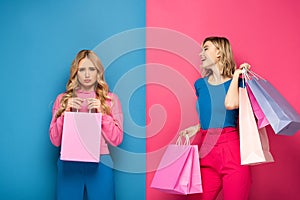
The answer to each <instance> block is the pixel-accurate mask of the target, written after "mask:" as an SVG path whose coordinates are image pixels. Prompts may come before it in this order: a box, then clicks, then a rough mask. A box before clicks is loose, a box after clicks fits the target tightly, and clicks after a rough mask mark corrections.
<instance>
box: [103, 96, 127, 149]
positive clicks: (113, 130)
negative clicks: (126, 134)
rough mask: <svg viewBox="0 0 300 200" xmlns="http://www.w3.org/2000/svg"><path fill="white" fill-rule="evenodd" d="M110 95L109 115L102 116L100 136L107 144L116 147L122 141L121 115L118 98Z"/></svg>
mask: <svg viewBox="0 0 300 200" xmlns="http://www.w3.org/2000/svg"><path fill="white" fill-rule="evenodd" d="M110 94H111V97H112V106H111V114H110V115H106V114H103V116H102V135H103V137H104V138H105V140H106V141H107V142H109V143H110V144H111V145H113V146H118V145H119V144H121V142H122V140H123V113H122V107H121V103H120V100H119V98H118V97H117V95H115V94H112V93H110Z"/></svg>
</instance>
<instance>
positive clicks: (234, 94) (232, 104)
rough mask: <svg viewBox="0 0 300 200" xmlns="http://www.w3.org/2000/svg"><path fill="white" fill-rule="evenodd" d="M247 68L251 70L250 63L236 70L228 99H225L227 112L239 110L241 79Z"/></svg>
mask: <svg viewBox="0 0 300 200" xmlns="http://www.w3.org/2000/svg"><path fill="white" fill-rule="evenodd" d="M243 68H246V69H249V68H250V65H249V64H248V63H244V64H242V65H240V68H239V69H236V70H235V72H234V74H233V77H232V81H231V83H230V86H229V88H228V91H227V94H226V97H225V102H224V104H225V108H226V109H227V110H233V109H237V108H239V77H240V74H242V69H243Z"/></svg>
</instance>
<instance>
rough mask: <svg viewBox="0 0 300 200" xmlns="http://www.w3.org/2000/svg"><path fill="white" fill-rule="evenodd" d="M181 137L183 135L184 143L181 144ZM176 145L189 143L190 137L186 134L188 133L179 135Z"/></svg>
mask: <svg viewBox="0 0 300 200" xmlns="http://www.w3.org/2000/svg"><path fill="white" fill-rule="evenodd" d="M182 137H185V141H184V144H182ZM176 145H191V142H190V137H189V136H188V134H185V136H182V135H179V137H178V138H177V140H176Z"/></svg>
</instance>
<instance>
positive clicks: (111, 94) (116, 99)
mask: <svg viewBox="0 0 300 200" xmlns="http://www.w3.org/2000/svg"><path fill="white" fill-rule="evenodd" d="M108 96H109V97H110V99H111V101H119V97H118V95H117V94H115V93H113V92H109V93H108Z"/></svg>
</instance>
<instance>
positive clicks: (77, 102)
mask: <svg viewBox="0 0 300 200" xmlns="http://www.w3.org/2000/svg"><path fill="white" fill-rule="evenodd" d="M82 102H83V100H82V99H80V98H77V97H75V98H70V99H69V100H68V103H67V108H66V110H71V108H74V109H80V108H81V104H82Z"/></svg>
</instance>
